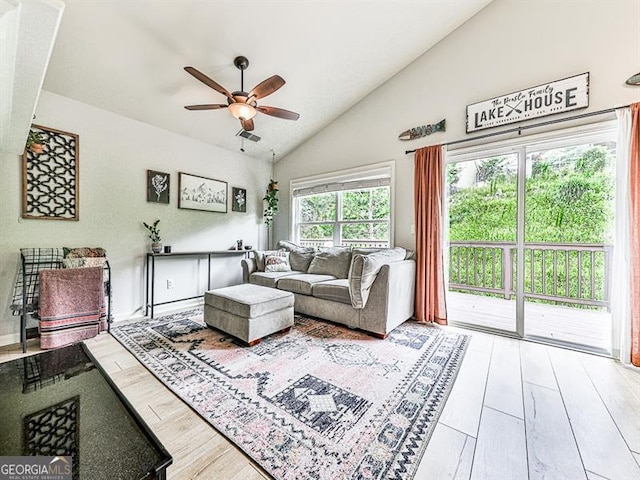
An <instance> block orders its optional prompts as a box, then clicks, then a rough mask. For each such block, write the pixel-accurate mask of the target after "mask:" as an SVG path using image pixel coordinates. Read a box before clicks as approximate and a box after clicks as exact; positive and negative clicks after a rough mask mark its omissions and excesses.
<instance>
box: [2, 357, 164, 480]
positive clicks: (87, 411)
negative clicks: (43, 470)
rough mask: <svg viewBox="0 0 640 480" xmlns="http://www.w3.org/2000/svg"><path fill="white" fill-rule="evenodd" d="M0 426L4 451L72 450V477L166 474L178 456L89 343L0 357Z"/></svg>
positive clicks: (124, 478) (125, 479)
mask: <svg viewBox="0 0 640 480" xmlns="http://www.w3.org/2000/svg"><path fill="white" fill-rule="evenodd" d="M0 426H1V428H0V456H23V455H44V456H53V455H58V456H64V455H70V456H71V457H72V462H73V478H74V480H75V479H89V480H101V479H105V480H107V479H108V480H112V479H121V480H138V479H145V480H151V479H159V480H164V479H166V469H167V467H168V466H169V465H171V462H172V458H171V455H169V453H168V452H167V451H166V450H165V448H164V447H163V446H162V444H161V443H160V441H159V440H158V439H157V438H156V436H155V435H154V434H153V432H151V430H150V429H149V427H148V426H147V425H146V424H145V423H144V421H143V420H142V418H141V417H140V416H139V415H138V414H137V413H136V412H135V410H134V409H133V408H132V407H131V405H130V404H129V403H128V401H127V400H126V399H125V397H124V396H123V395H122V393H121V392H120V391H119V390H118V389H117V387H116V386H115V384H114V383H113V381H112V380H111V379H110V378H109V377H108V376H107V375H106V373H105V372H104V371H103V369H102V367H101V366H100V365H99V363H98V362H97V361H96V360H95V359H94V358H93V356H92V355H91V352H89V350H88V349H87V347H86V346H85V345H83V344H77V345H72V346H69V347H65V348H61V349H58V350H51V351H48V352H44V353H41V354H38V355H32V356H29V357H23V358H20V359H18V360H12V361H9V362H5V363H0Z"/></svg>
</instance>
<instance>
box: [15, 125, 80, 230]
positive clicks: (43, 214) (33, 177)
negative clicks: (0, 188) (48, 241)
mask: <svg viewBox="0 0 640 480" xmlns="http://www.w3.org/2000/svg"><path fill="white" fill-rule="evenodd" d="M31 130H32V131H34V132H36V133H38V134H40V136H41V138H42V144H41V145H42V146H41V149H42V150H41V151H40V152H39V153H34V151H33V150H32V149H30V148H27V149H25V152H24V154H23V155H22V218H35V219H42V220H78V219H79V212H78V210H79V205H78V203H79V201H78V194H79V191H78V186H79V183H80V182H79V180H78V161H79V158H78V142H79V138H78V135H76V134H75V133H70V132H64V131H62V130H56V129H54V128H49V127H42V126H40V125H31Z"/></svg>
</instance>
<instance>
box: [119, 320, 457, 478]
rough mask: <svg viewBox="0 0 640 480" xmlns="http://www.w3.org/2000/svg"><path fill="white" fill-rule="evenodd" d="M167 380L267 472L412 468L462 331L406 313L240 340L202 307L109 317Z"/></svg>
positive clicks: (366, 472) (388, 474)
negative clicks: (388, 328) (397, 321)
mask: <svg viewBox="0 0 640 480" xmlns="http://www.w3.org/2000/svg"><path fill="white" fill-rule="evenodd" d="M111 333H112V335H113V336H115V337H116V338H117V339H118V340H119V341H120V342H121V343H122V344H123V345H124V346H125V347H126V348H127V349H129V350H130V351H131V352H132V353H133V354H134V355H135V356H136V357H137V358H138V359H139V360H140V361H141V362H142V363H143V364H144V365H145V366H146V367H147V368H148V369H149V370H150V371H151V372H152V373H154V374H155V375H156V376H157V377H158V378H159V379H160V380H161V381H162V382H163V383H164V384H165V385H166V386H167V387H168V388H170V389H171V390H172V391H173V392H175V393H176V394H177V395H178V396H179V397H180V398H181V399H183V400H184V401H185V402H186V403H187V404H188V405H190V406H191V407H192V408H193V409H194V410H195V411H197V412H198V413H199V414H200V415H201V416H202V417H203V418H204V419H206V420H207V421H208V422H209V423H211V425H213V426H214V427H215V428H216V429H217V430H218V431H220V432H221V433H222V434H223V435H225V436H226V437H227V438H228V439H229V440H231V441H232V442H233V443H235V444H236V445H237V446H238V447H240V448H241V449H242V450H244V452H246V453H247V454H248V455H249V456H251V457H252V458H253V459H254V460H255V461H256V462H257V463H258V464H259V465H260V466H261V467H262V468H264V469H265V470H266V471H267V472H268V473H269V474H271V475H272V476H273V477H274V478H276V479H291V480H294V479H295V480H299V479H319V480H320V479H327V480H329V479H331V480H339V479H369V478H374V479H402V480H407V479H410V478H412V477H413V475H414V473H415V471H416V468H417V467H418V464H419V462H420V458H421V457H422V454H423V453H424V450H425V448H426V446H427V442H428V441H429V438H430V436H431V434H432V432H433V429H434V428H435V425H436V422H437V420H438V417H439V415H440V412H441V411H442V408H443V406H444V403H445V401H446V398H447V396H448V394H449V391H450V390H451V387H452V385H453V382H454V380H455V377H456V374H457V372H458V370H459V368H460V364H461V362H462V358H463V356H464V352H465V348H466V346H467V343H468V336H466V335H461V334H458V333H454V332H449V331H447V330H446V329H443V328H439V327H433V326H428V325H421V324H417V323H415V322H405V323H404V324H403V325H401V326H399V327H398V328H396V329H395V330H394V331H393V332H391V333H390V334H389V336H388V337H387V338H386V339H385V340H380V339H378V338H374V337H372V336H369V335H367V334H366V333H363V332H360V331H356V330H350V329H348V328H346V327H342V326H339V325H336V324H332V323H328V322H324V321H320V320H315V319H311V318H307V317H303V316H296V319H295V326H294V327H293V328H292V329H291V331H290V332H289V333H284V334H276V335H272V336H269V337H267V338H265V339H263V341H262V343H260V344H258V345H256V346H253V347H244V346H242V345H240V344H239V343H237V342H236V341H235V340H234V339H233V338H231V337H229V336H227V335H225V334H223V333H222V332H219V331H217V330H213V329H211V328H208V327H206V326H205V324H204V322H203V316H202V310H193V311H188V312H182V313H178V314H174V315H168V316H165V317H160V318H156V319H153V320H148V319H145V320H140V321H136V322H134V323H129V324H125V325H122V326H116V325H114V326H112V328H111Z"/></svg>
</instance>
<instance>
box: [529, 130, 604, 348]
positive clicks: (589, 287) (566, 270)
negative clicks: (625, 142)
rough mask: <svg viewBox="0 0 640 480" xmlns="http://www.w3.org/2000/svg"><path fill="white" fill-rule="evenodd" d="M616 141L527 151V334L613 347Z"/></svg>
mask: <svg viewBox="0 0 640 480" xmlns="http://www.w3.org/2000/svg"><path fill="white" fill-rule="evenodd" d="M614 161H615V143H614V142H607V141H606V139H605V140H604V141H595V142H584V141H582V142H580V143H578V144H576V143H574V144H570V145H567V146H558V147H551V148H542V149H531V151H529V149H528V150H527V172H526V180H525V182H526V188H525V191H526V198H525V248H524V265H523V267H524V299H525V307H524V316H525V321H524V333H525V335H527V336H532V337H539V338H543V339H547V340H555V341H560V342H563V343H568V344H572V345H575V346H577V347H581V346H586V347H588V348H590V349H592V350H596V351H600V352H602V353H610V348H611V314H610V298H609V285H610V279H611V260H612V251H613V219H614V185H615V176H614Z"/></svg>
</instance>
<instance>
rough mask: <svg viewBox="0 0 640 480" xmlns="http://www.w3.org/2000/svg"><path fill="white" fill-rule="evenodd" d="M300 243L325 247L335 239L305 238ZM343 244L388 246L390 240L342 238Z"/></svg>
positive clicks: (360, 246) (369, 246)
mask: <svg viewBox="0 0 640 480" xmlns="http://www.w3.org/2000/svg"><path fill="white" fill-rule="evenodd" d="M298 243H299V244H300V245H302V246H305V247H314V248H325V247H332V246H333V245H334V242H333V240H314V239H307V238H303V239H301V240H299V241H298ZM341 245H349V246H351V247H353V248H387V247H389V242H381V241H377V240H342V242H341Z"/></svg>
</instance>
